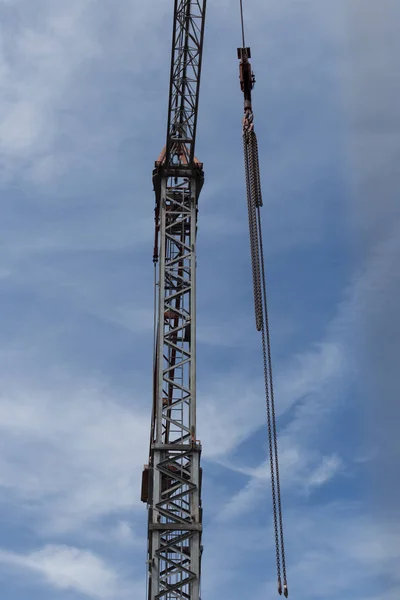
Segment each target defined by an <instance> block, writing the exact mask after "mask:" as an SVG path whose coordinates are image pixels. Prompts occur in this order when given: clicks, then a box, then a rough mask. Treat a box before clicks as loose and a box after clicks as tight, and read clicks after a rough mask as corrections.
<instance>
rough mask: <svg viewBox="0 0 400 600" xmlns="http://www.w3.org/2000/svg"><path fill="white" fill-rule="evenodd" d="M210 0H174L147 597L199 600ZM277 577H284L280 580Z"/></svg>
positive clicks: (255, 181) (271, 411)
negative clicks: (200, 118)
mask: <svg viewBox="0 0 400 600" xmlns="http://www.w3.org/2000/svg"><path fill="white" fill-rule="evenodd" d="M206 1H207V0H174V18H173V34H172V51H171V71H170V86H169V100H168V122H167V139H166V143H165V146H164V148H163V150H162V152H161V154H160V156H159V157H158V160H157V161H156V162H155V167H154V170H153V186H154V191H155V237H154V251H153V263H154V316H155V319H154V356H153V366H154V371H153V373H154V375H153V404H152V415H151V431H150V445H149V460H148V464H147V465H145V467H144V470H143V474H142V491H141V499H142V501H143V502H144V503H146V504H147V509H148V545H147V582H146V583H147V592H146V594H147V600H200V599H201V587H200V580H201V556H202V552H203V546H202V521H203V519H202V516H203V514H202V513H203V509H202V500H201V496H202V494H201V489H202V469H201V466H200V456H201V443H200V442H199V440H198V438H197V428H196V234H197V214H198V201H199V196H200V192H201V189H202V187H203V183H204V171H203V164H202V163H201V162H200V161H199V160H198V159H197V158H196V156H195V143H196V129H197V114H198V105H199V90H200V77H201V65H202V55H203V41H204V27H205V16H206ZM240 14H241V23H242V47H241V48H239V49H238V51H237V52H238V59H239V61H240V65H239V71H240V85H241V90H242V92H243V96H244V118H243V147H244V159H245V178H246V191H247V204H248V213H249V232H250V249H251V265H252V272H253V286H254V302H255V315H256V328H257V330H258V331H260V332H261V337H262V350H263V367H264V377H265V395H266V405H267V423H268V436H269V454H270V468H271V489H272V503H273V515H274V519H273V521H274V531H275V545H276V559H277V577H278V592H279V593H280V594H282V591H283V593H284V595H285V596H286V597H287V595H288V588H287V580H286V566H285V552H284V545H283V523H282V509H281V497H280V484H279V465H278V448H277V434H276V424H275V403H274V393H273V384H272V363H271V347H270V335H269V326H268V311H267V296H266V283H265V269H264V257H263V247H262V227H261V214H260V207H261V206H262V195H261V183H260V174H259V164H258V148H257V138H256V134H255V131H254V115H253V110H252V99H251V92H252V89H253V87H254V84H255V77H254V74H253V72H252V70H251V65H250V62H249V59H250V58H251V51H250V48H249V47H246V45H245V37H244V25H243V7H242V0H240ZM282 575H283V585H282Z"/></svg>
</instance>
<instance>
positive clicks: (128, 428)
mask: <svg viewBox="0 0 400 600" xmlns="http://www.w3.org/2000/svg"><path fill="white" fill-rule="evenodd" d="M57 384H58V385H57ZM126 400H127V399H126V398H121V397H117V396H116V394H115V392H111V391H110V390H108V389H107V388H102V387H101V386H100V385H99V383H98V382H93V381H92V382H89V383H82V384H81V386H75V385H70V384H68V383H67V381H66V380H65V379H63V378H61V377H60V378H58V380H57V383H55V385H54V387H52V388H51V389H44V388H43V387H42V388H35V387H34V386H33V385H31V386H30V389H26V390H25V391H23V390H22V388H21V382H20V384H19V389H12V388H11V389H9V390H8V392H7V394H3V397H2V400H1V403H0V431H2V440H3V441H2V458H1V461H0V484H1V486H2V487H3V490H4V491H7V495H8V497H11V498H12V504H13V505H14V506H15V507H17V508H18V509H19V510H22V511H23V512H27V513H28V514H31V515H32V516H34V517H35V518H34V521H33V526H34V527H36V526H37V527H38V531H41V532H44V533H46V534H48V533H49V532H51V531H53V532H54V531H58V532H63V531H71V530H73V531H77V530H79V529H80V528H81V527H82V524H83V523H89V522H91V521H95V520H96V519H98V518H100V517H102V516H104V515H108V514H111V515H112V514H118V513H119V512H120V511H125V510H129V511H131V510H132V509H133V507H135V506H136V507H138V506H139V505H140V472H141V468H142V466H143V463H144V462H146V460H147V455H146V452H147V450H146V448H147V445H148V436H149V433H148V429H149V416H148V414H147V412H145V413H144V414H142V413H141V411H140V409H138V408H136V409H133V408H131V407H130V405H129V403H126ZM32 502H33V503H34V504H33V505H34V508H32ZM119 533H121V532H119Z"/></svg>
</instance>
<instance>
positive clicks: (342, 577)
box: [0, 0, 400, 600]
mask: <svg viewBox="0 0 400 600" xmlns="http://www.w3.org/2000/svg"><path fill="white" fill-rule="evenodd" d="M172 5H173V3H172V1H171V2H170V1H167V0H154V1H153V2H145V3H144V2H139V1H138V0H119V1H118V2H111V1H107V0H69V2H68V3H65V2H61V0H60V1H58V0H52V1H51V0H1V1H0V22H1V39H2V43H1V46H0V74H1V81H2V89H3V92H2V94H1V98H0V161H1V162H0V185H1V214H2V218H1V219H0V228H1V235H0V245H1V253H0V288H1V294H0V310H1V314H2V319H1V327H0V341H1V344H0V356H1V360H0V375H1V388H0V392H1V400H0V440H1V441H0V448H1V452H0V486H1V490H0V506H1V511H0V515H1V516H0V586H1V597H2V598H4V599H5V600H14V599H18V600H27V599H29V600H36V598H40V599H41V600H85V599H88V598H89V599H100V600H102V599H107V600H125V599H128V598H129V599H132V598H134V599H136V598H144V580H145V553H146V511H145V507H144V506H143V505H142V504H141V503H140V501H139V497H140V490H139V486H140V476H141V470H142V466H143V464H144V463H145V462H146V460H147V448H148V436H149V426H150V398H151V371H152V364H151V361H152V326H153V325H152V324H153V316H152V297H153V289H152V281H153V267H152V237H153V205H154V196H153V191H152V184H151V172H152V166H153V163H154V160H155V159H156V158H157V156H158V154H159V152H160V150H161V148H162V146H163V144H164V141H165V134H166V107H167V92H168V79H169V52H170V38H171V27H172ZM245 11H246V29H247V42H248V43H249V45H251V47H252V54H253V68H254V70H255V73H256V78H257V84H256V88H255V91H254V111H255V118H256V131H257V134H258V139H259V146H260V162H261V169H262V182H263V189H264V208H263V220H264V231H265V233H264V236H265V250H266V265H267V276H268V287H269V304H270V319H271V335H272V343H273V359H274V368H275V374H276V402H277V409H278V415H279V421H278V426H279V432H280V450H281V471H282V486H283V489H282V493H283V503H284V511H285V532H286V550H287V561H288V575H289V586H290V593H291V596H292V598H296V599H297V600H305V599H307V600H312V599H314V598H315V599H316V598H318V599H320V598H321V597H323V598H326V599H327V600H347V599H350V598H351V599H352V600H383V598H384V599H385V600H395V599H396V600H397V599H398V597H399V595H400V576H399V573H398V569H397V568H396V565H398V563H399V559H400V545H399V544H398V538H399V534H400V525H399V523H400V521H399V513H398V506H399V505H400V502H399V501H398V499H399V491H400V490H399V483H398V481H397V477H396V472H397V471H398V457H399V452H400V442H399V437H398V433H397V432H398V423H399V418H400V414H399V408H398V397H399V391H400V390H399V380H398V358H397V356H398V354H397V349H398V347H399V342H400V330H399V319H398V308H397V307H398V304H399V297H400V276H399V269H398V257H399V250H400V248H399V245H400V244H399V239H400V238H399V236H398V231H399V226H400V212H399V203H398V193H399V189H400V171H399V167H398V165H399V153H400V147H399V128H400V111H399V108H398V106H399V103H398V101H397V98H398V96H399V79H398V77H397V78H396V77H395V76H394V74H395V73H396V72H397V71H396V62H397V61H396V58H397V56H399V52H400V48H399V41H398V35H397V29H396V23H398V19H399V17H400V14H399V13H400V8H399V5H398V3H397V2H396V0H393V1H391V0H380V2H379V6H378V3H376V2H373V1H372V0H363V1H361V0H338V1H337V2H335V3H333V2H330V1H328V0H303V1H300V0H296V1H295V0H290V1H289V0H286V1H283V2H282V1H278V0H270V1H269V2H265V1H261V0H251V1H250V0H249V1H248V2H245ZM207 19H208V20H207V30H206V40H205V49H204V52H205V56H204V67H203V80H202V93H201V102H200V116H199V127H198V144H197V152H196V153H197V155H198V157H199V158H200V159H201V160H202V161H203V162H204V166H205V172H206V183H205V186H204V188H203V191H202V195H201V197H200V211H199V237H198V284H199V287H198V406H199V408H198V419H199V427H200V431H199V433H200V437H201V440H202V443H203V468H204V495H203V504H204V512H205V534H204V547H205V549H204V555H203V556H204V561H203V581H202V597H203V600H206V599H207V600H217V599H219V598H221V597H229V598H230V599H231V600H236V599H239V598H240V599H242V598H243V597H248V598H252V599H254V600H263V599H264V598H265V597H271V595H272V594H274V593H275V565H274V550H273V545H272V544H273V536H272V531H271V506H270V491H269V482H268V474H267V469H266V458H267V454H266V453H267V436H266V426H265V405H264V399H263V392H262V390H263V384H262V380H261V377H262V368H261V367H262V365H261V356H260V340H259V336H258V334H257V332H256V331H255V327H254V318H253V304H252V288H251V274H250V265H249V250H248V240H247V216H246V203H245V198H244V174H243V158H242V146H241V117H242V98H241V94H240V89H239V84H238V65H237V60H236V48H237V46H238V45H239V44H240V23H239V12H238V2H233V1H231V0H218V2H211V0H209V6H208V14H207Z"/></svg>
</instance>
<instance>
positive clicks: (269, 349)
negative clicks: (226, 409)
mask: <svg viewBox="0 0 400 600" xmlns="http://www.w3.org/2000/svg"><path fill="white" fill-rule="evenodd" d="M257 212H258V215H257V216H258V238H259V242H260V255H261V280H262V290H263V301H264V311H265V314H264V316H265V330H266V339H267V362H268V373H267V376H268V380H269V385H270V401H271V415H272V427H273V441H274V452H275V475H276V491H277V499H278V515H279V533H280V546H281V557H282V573H283V591H284V595H285V596H286V598H287V597H288V586H287V578H286V560H285V546H284V538H283V518H282V502H281V490H280V477H279V460H278V436H277V432H276V416H275V398H274V384H273V377H272V358H271V339H270V331H269V318H268V304H267V285H266V277H265V265H264V249H263V241H262V228H261V214H260V209H259V208H258V209H257ZM263 352H265V349H264V347H263Z"/></svg>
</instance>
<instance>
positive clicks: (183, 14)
mask: <svg viewBox="0 0 400 600" xmlns="http://www.w3.org/2000/svg"><path fill="white" fill-rule="evenodd" d="M205 10H206V0H175V7H174V21H173V37H172V58H171V76H170V91H169V106H168V126H167V140H166V145H165V147H164V149H163V151H162V153H161V155H160V156H159V158H158V160H157V161H156V163H155V169H154V171H153V184H154V191H155V196H156V207H155V242H154V256H153V261H154V264H155V270H156V282H155V284H156V290H157V294H156V302H155V313H156V325H155V351H154V392H153V412H152V422H151V436H150V450H149V464H148V465H146V467H145V469H144V472H143V480H142V500H143V501H144V502H146V503H147V506H148V600H178V599H187V600H200V570H201V552H202V546H201V534H202V508H201V468H200V454H201V445H200V443H199V442H198V441H197V438H196V231H197V211H198V208H197V204H198V199H199V195H200V191H201V188H202V186H203V182H204V172H203V165H202V164H201V163H200V162H199V161H198V160H197V159H196V158H195V154H194V152H195V141H196V125H197V111H198V101H199V87H200V73H201V62H202V51H203V38H204V23H205Z"/></svg>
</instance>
